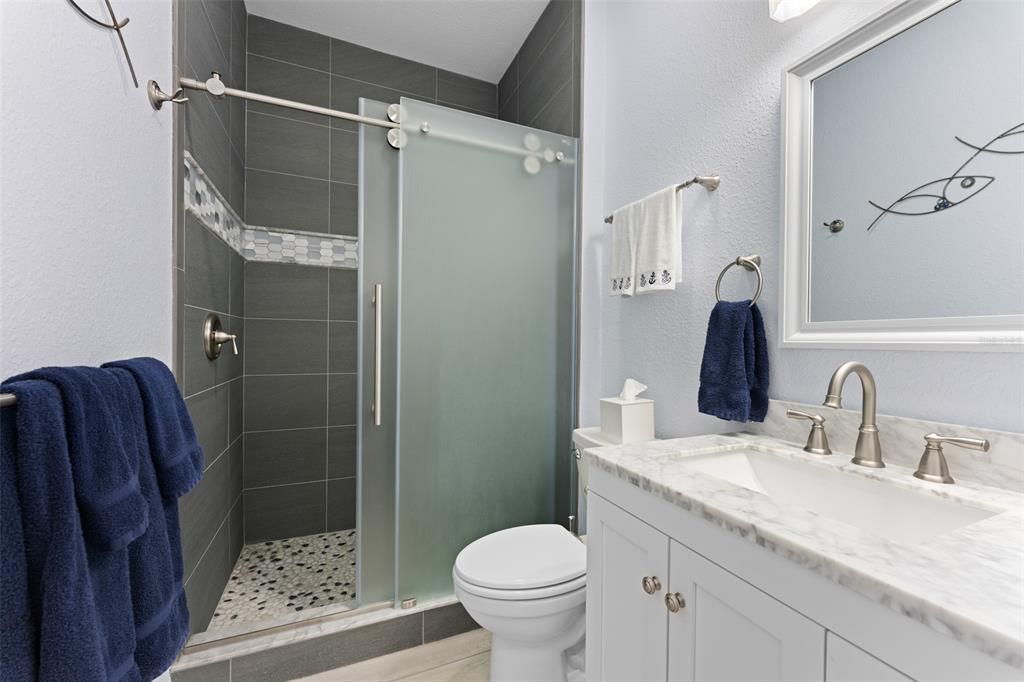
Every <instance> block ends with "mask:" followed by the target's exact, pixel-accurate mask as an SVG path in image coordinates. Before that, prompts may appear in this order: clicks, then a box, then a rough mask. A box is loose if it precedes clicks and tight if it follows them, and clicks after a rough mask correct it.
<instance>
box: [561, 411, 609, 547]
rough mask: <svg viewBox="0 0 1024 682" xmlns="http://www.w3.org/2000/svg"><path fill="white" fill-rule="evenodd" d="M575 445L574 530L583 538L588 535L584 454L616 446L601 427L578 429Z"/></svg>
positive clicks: (574, 437) (574, 440) (575, 435)
mask: <svg viewBox="0 0 1024 682" xmlns="http://www.w3.org/2000/svg"><path fill="white" fill-rule="evenodd" d="M572 444H573V468H572V472H573V486H574V489H575V491H576V496H575V498H574V499H575V501H576V508H575V511H574V513H575V514H576V527H575V528H573V529H570V530H572V531H573V532H575V533H576V534H577V535H579V536H580V537H581V538H582V537H583V536H584V535H586V534H587V468H586V465H585V464H584V462H583V458H582V454H583V451H584V450H586V449H587V448H600V447H604V446H605V445H616V443H613V442H612V441H611V440H609V439H608V438H606V437H605V436H604V435H602V433H601V427H600V426H591V427H589V428H586V429H576V430H575V431H573V432H572Z"/></svg>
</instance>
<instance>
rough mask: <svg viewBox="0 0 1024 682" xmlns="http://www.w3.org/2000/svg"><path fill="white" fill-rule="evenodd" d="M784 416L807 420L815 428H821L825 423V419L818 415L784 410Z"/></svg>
mask: <svg viewBox="0 0 1024 682" xmlns="http://www.w3.org/2000/svg"><path fill="white" fill-rule="evenodd" d="M786 416H787V417H789V418H790V419H808V420H810V421H812V422H814V424H815V425H816V426H821V425H822V424H824V423H825V418H824V417H822V416H821V415H820V414H811V413H809V412H801V411H800V410H786Z"/></svg>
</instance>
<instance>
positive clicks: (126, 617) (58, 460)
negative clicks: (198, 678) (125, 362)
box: [0, 380, 139, 682]
mask: <svg viewBox="0 0 1024 682" xmlns="http://www.w3.org/2000/svg"><path fill="white" fill-rule="evenodd" d="M3 390H4V391H10V392H12V393H14V394H15V395H17V396H18V403H17V407H16V408H5V409H4V412H5V414H4V420H5V422H6V421H7V420H9V419H10V414H9V413H11V412H14V413H15V415H14V417H15V422H16V429H15V430H14V432H13V433H12V432H7V431H5V432H4V444H3V450H4V453H3V454H4V458H5V459H8V458H10V459H12V460H13V462H14V467H13V470H14V478H15V481H14V483H15V488H16V489H17V496H18V497H17V499H18V503H19V506H20V509H21V535H22V542H23V554H24V557H25V566H26V580H25V583H24V584H23V585H22V586H21V587H22V589H24V590H25V593H26V600H25V603H26V604H27V608H28V611H29V614H28V617H29V619H30V620H31V622H32V631H31V632H27V633H25V632H23V633H20V634H21V636H23V637H26V636H27V637H30V639H29V640H27V641H26V640H23V639H22V640H7V637H6V635H7V634H8V627H7V623H8V620H9V619H13V618H21V617H22V616H21V615H17V616H16V615H14V614H11V613H10V612H9V611H8V609H7V607H6V605H5V606H4V609H3V611H2V613H0V618H3V620H4V634H5V641H4V643H3V646H4V650H5V658H6V657H7V651H11V652H12V654H15V655H17V656H19V657H21V658H19V660H18V661H17V662H15V663H12V664H10V666H8V662H7V661H5V664H4V667H5V670H4V674H3V675H2V678H3V679H4V680H5V681H6V680H8V679H13V680H22V679H26V680H40V681H50V680H53V681H55V682H56V681H58V680H60V681H61V682H63V681H64V680H137V679H139V674H138V669H137V668H136V666H135V661H134V650H135V632H134V626H133V621H132V606H131V593H130V590H129V585H128V581H127V577H128V551H127V549H125V548H121V549H118V550H113V551H109V550H104V549H99V548H97V547H95V546H90V545H89V544H88V543H87V542H85V540H84V534H83V528H82V523H81V516H80V511H81V510H80V509H79V507H78V505H77V503H76V500H75V479H74V475H73V473H72V470H71V460H70V456H69V450H68V444H67V441H66V436H65V429H66V422H65V418H64V417H65V415H64V410H63V407H62V402H63V401H62V398H61V395H60V392H59V390H58V389H57V388H56V386H54V385H53V384H51V383H49V382H45V381H37V380H18V381H10V382H7V383H5V384H4V385H3ZM5 469H6V467H5ZM5 473H6V472H5ZM5 487H7V484H6V483H5ZM5 508H6V504H5ZM2 523H3V528H2V533H3V535H4V536H5V543H6V541H7V536H8V534H9V533H11V534H13V533H14V532H15V531H14V526H13V524H14V521H13V520H12V519H10V518H8V516H7V515H6V514H4V518H3V520H2ZM10 561H11V559H10V555H9V554H8V553H7V552H4V556H3V557H2V558H0V562H2V564H0V565H2V568H3V574H4V581H5V582H6V579H7V576H8V570H10V569H12V568H16V567H11V566H10ZM10 622H13V620H11V621H10ZM28 656H31V658H28ZM8 670H18V671H19V672H21V673H24V676H21V675H11V676H8Z"/></svg>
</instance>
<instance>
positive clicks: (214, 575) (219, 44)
mask: <svg viewBox="0 0 1024 682" xmlns="http://www.w3.org/2000/svg"><path fill="white" fill-rule="evenodd" d="M175 11H176V24H175V26H176V33H175V40H176V43H177V45H176V49H175V55H174V57H175V63H176V67H175V73H177V74H188V75H191V76H192V77H195V78H200V79H204V80H205V79H206V78H207V77H208V76H209V73H210V71H217V72H219V73H221V74H223V76H224V78H225V80H227V81H228V82H232V81H236V80H240V81H242V82H244V81H245V17H246V12H245V4H244V3H243V2H242V0H178V1H177V4H176V7H175ZM167 87H169V86H167ZM165 111H166V108H165ZM172 111H173V112H174V114H175V116H176V123H177V125H178V126H180V129H179V130H178V134H177V146H176V149H175V157H174V158H175V166H176V168H175V171H176V174H177V173H180V172H181V170H182V168H183V162H182V151H183V150H186V149H187V150H188V151H189V152H190V153H191V154H192V155H193V157H195V159H196V160H197V161H198V162H199V164H200V166H201V167H202V168H203V170H204V171H205V172H206V174H207V176H208V178H209V180H210V182H212V183H213V185H214V186H215V187H216V188H217V190H218V191H219V192H220V194H221V196H222V197H224V199H226V200H227V201H228V202H229V203H230V204H231V205H232V207H233V208H234V209H235V211H236V212H237V213H239V214H242V211H243V209H244V208H245V207H244V204H245V183H244V179H245V176H244V158H245V109H244V106H243V103H242V102H241V101H240V100H233V99H226V98H225V99H215V98H213V97H211V96H209V95H207V94H205V93H200V92H192V93H190V94H189V102H188V104H187V105H185V106H184V107H180V108H175V109H173V110H172ZM173 186H174V190H175V204H174V209H175V211H176V216H175V217H176V226H177V230H178V232H177V234H176V237H175V245H176V248H175V254H176V255H175V263H176V266H177V269H176V276H177V278H178V279H177V284H176V286H177V310H176V313H177V321H176V325H175V326H176V329H175V331H176V334H177V336H176V342H177V353H176V357H177V362H178V366H177V370H178V379H179V384H180V385H181V389H182V393H183V394H184V395H185V403H186V405H188V409H189V413H190V414H191V416H192V421H193V423H194V424H195V427H196V433H197V435H198V436H199V441H200V444H201V445H202V447H203V453H204V454H205V456H206V459H205V471H204V473H203V479H202V480H201V481H200V482H199V485H197V486H196V487H195V489H193V490H192V491H191V492H190V493H189V494H188V495H186V496H185V497H184V498H182V501H181V538H182V552H183V554H184V559H185V592H186V594H187V596H188V603H189V611H190V615H191V618H192V623H191V625H192V630H193V632H199V631H202V630H204V629H205V628H206V625H207V623H208V622H209V620H210V617H211V616H212V615H213V610H214V608H215V607H216V605H217V602H218V600H219V599H220V596H221V592H222V591H223V589H224V585H225V584H226V583H227V580H228V576H229V575H230V574H231V569H232V567H233V566H234V563H235V559H236V558H237V557H238V553H239V551H241V548H242V524H243V521H242V445H243V442H242V407H243V402H242V401H243V390H242V387H243V382H244V379H243V377H242V362H243V358H244V350H245V340H246V333H245V332H246V330H245V327H244V321H243V318H242V314H243V292H244V290H243V285H242V276H243V269H242V264H243V260H242V257H241V256H240V255H239V254H238V253H237V252H236V251H235V250H234V249H233V248H231V247H230V246H228V245H227V244H226V243H225V242H224V241H222V240H221V239H220V238H219V237H218V236H217V235H215V234H214V233H213V231H212V230H210V229H208V228H207V227H206V226H205V225H203V224H202V223H201V222H200V221H199V220H197V219H196V218H195V217H194V216H193V215H192V214H191V213H187V212H186V211H185V205H184V200H183V196H182V192H183V190H182V183H181V182H180V181H179V180H177V179H176V180H175V182H174V185H173ZM209 313H216V314H217V315H218V316H219V317H220V319H221V324H222V325H223V327H224V329H225V330H226V331H228V332H232V333H237V334H238V335H239V338H240V340H241V341H240V343H239V350H240V351H242V352H243V355H242V356H239V357H235V356H234V355H232V353H231V349H230V347H224V348H223V349H222V351H223V352H222V353H221V355H220V357H219V358H217V359H216V360H213V361H211V360H209V359H207V357H206V354H205V353H204V351H203V346H202V331H203V324H204V322H205V320H206V316H207V315H208V314H209Z"/></svg>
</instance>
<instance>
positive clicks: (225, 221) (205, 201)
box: [182, 152, 245, 253]
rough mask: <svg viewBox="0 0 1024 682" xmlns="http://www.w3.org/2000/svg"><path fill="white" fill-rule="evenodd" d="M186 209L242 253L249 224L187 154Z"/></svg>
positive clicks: (185, 175)
mask: <svg viewBox="0 0 1024 682" xmlns="http://www.w3.org/2000/svg"><path fill="white" fill-rule="evenodd" d="M182 177H183V179H184V182H185V209H186V210H187V211H189V212H191V213H192V215H194V216H195V217H196V218H198V219H199V222H201V223H202V224H203V225H206V227H208V228H209V229H210V231H211V232H213V233H214V234H215V235H217V236H218V237H220V238H221V239H223V240H224V241H225V242H226V243H227V245H228V246H230V247H231V248H233V249H234V250H235V251H238V252H239V253H242V230H243V229H244V228H245V223H244V222H242V219H241V218H239V217H238V214H237V213H235V210H234V209H233V208H231V205H230V204H228V202H227V201H225V200H224V197H223V196H221V193H220V192H219V191H218V190H217V188H216V186H214V184H213V182H211V181H210V178H209V177H208V176H207V175H206V172H205V171H204V170H203V169H202V167H201V166H200V165H199V163H198V162H197V161H196V160H195V159H194V158H193V157H192V155H191V154H189V153H188V152H185V172H184V174H183V176H182Z"/></svg>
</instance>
